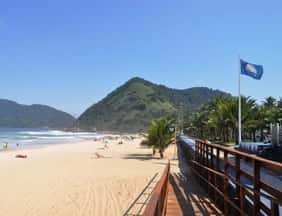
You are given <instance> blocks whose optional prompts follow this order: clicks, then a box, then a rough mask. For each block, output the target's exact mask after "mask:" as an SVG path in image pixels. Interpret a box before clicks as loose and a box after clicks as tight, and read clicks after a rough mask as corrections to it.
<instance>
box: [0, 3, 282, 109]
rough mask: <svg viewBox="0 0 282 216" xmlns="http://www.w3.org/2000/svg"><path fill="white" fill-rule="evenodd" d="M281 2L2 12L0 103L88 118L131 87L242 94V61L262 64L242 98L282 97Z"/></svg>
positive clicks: (32, 6)
mask: <svg viewBox="0 0 282 216" xmlns="http://www.w3.org/2000/svg"><path fill="white" fill-rule="evenodd" d="M281 53H282V1H281V0H269V1H257V0H256V1H255V0H249V1H244V0H236V1H227V0H221V1H217V0H213V1H209V0H206V1H201V0H179V1H164V0H162V1H161V0H154V1H152V0H112V1H95V0H89V1H84V0H79V1H77V0H76V1H70V0H48V1H47V0H46V1H38V0H25V1H23V0H9V1H1V3H0V81H1V83H0V98H7V99H12V100H15V101H18V102H20V103H25V104H33V103H41V104H48V105H51V106H54V107H56V108H59V109H62V110H65V111H67V112H70V113H81V112H83V111H84V110H85V109H86V108H87V107H88V106H89V105H91V104H93V103H94V102H97V101H99V100H100V99H101V98H103V97H104V96H105V95H107V94H108V93H109V92H110V91H112V90H113V89H115V88H116V87H118V86H119V85H121V84H123V83H124V82H125V81H126V80H127V79H129V78H131V77H134V76H139V77H143V78H145V79H148V80H150V81H153V82H156V83H162V84H165V85H167V86H169V87H174V88H188V87H192V86H207V87H210V88H215V89H221V90H225V91H228V92H231V93H232V94H234V95H236V94H237V72H238V54H240V55H241V57H242V58H244V59H245V60H247V61H250V62H253V63H257V64H262V65H263V66H264V68H265V73H264V76H263V79H262V81H256V80H253V79H251V78H248V77H242V93H243V94H245V95H251V96H253V97H254V98H256V99H259V100H262V99H263V98H264V97H266V96H268V95H272V96H274V97H279V96H282V95H281V92H282V85H281V75H282V71H281V68H282V58H281V57H282V55H281Z"/></svg>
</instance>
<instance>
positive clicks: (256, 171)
mask: <svg viewBox="0 0 282 216" xmlns="http://www.w3.org/2000/svg"><path fill="white" fill-rule="evenodd" d="M253 164H254V165H253V167H254V179H253V184H254V191H256V192H260V163H259V161H257V160H253ZM259 211H260V196H259V194H258V193H254V210H253V216H257V215H259Z"/></svg>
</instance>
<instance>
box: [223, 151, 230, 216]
mask: <svg viewBox="0 0 282 216" xmlns="http://www.w3.org/2000/svg"><path fill="white" fill-rule="evenodd" d="M227 163H228V152H227V151H224V175H225V178H224V184H223V192H224V198H223V199H224V214H225V215H228V212H229V211H228V202H227V201H226V199H227V198H228V177H227V176H228V170H227V169H228V164H227Z"/></svg>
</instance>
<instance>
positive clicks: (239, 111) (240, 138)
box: [238, 56, 242, 145]
mask: <svg viewBox="0 0 282 216" xmlns="http://www.w3.org/2000/svg"><path fill="white" fill-rule="evenodd" d="M238 72H239V73H238V93H239V94H238V100H239V101H238V144H239V145H241V141H242V122H241V121H242V120H241V76H240V74H241V61H240V56H239V71H238Z"/></svg>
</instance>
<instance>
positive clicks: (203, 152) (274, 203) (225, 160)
mask: <svg viewBox="0 0 282 216" xmlns="http://www.w3.org/2000/svg"><path fill="white" fill-rule="evenodd" d="M215 150H216V151H215ZM221 153H223V157H222V156H221ZM228 155H232V156H234V159H235V160H234V162H233V163H234V164H233V163H232V162H231V161H230V158H229V157H228ZM241 159H247V160H250V161H252V166H253V167H252V168H253V171H252V173H247V172H245V171H244V169H242V167H241ZM193 164H194V172H195V173H196V174H197V176H199V177H200V179H202V181H204V182H205V183H206V184H207V187H208V191H209V188H210V187H211V188H213V190H214V191H215V192H216V193H217V194H220V195H221V196H222V197H223V200H224V212H225V213H226V214H227V213H228V205H231V206H232V207H234V209H236V210H237V211H238V212H239V213H240V214H241V215H245V214H246V212H244V210H245V208H244V205H245V195H247V196H248V197H249V198H250V199H251V200H252V202H253V204H252V205H253V215H257V214H258V213H259V212H260V210H263V211H264V212H266V213H271V214H273V215H277V214H279V205H281V201H280V200H281V199H282V192H281V191H279V190H277V189H276V188H275V187H273V186H272V185H268V184H266V183H265V182H263V181H262V179H261V168H262V167H265V168H268V169H270V170H272V171H274V172H278V173H282V164H280V163H278V162H273V161H270V160H267V159H263V158H260V157H257V156H253V155H249V154H246V153H244V152H240V151H237V150H235V149H230V148H228V147H223V146H220V145H217V144H210V143H207V142H205V141H202V140H196V143H195V161H194V162H193ZM220 164H221V165H223V169H222V166H221V165H220ZM230 167H232V168H233V169H234V171H235V177H233V176H231V175H229V174H230V173H229V171H228V170H229V168H230ZM242 175H243V176H245V177H246V178H248V179H249V180H251V182H252V185H253V188H251V187H247V186H246V185H244V184H242V183H241V180H240V179H241V176H242ZM216 177H221V178H222V180H223V182H222V183H220V185H219V184H218V180H217V179H216ZM229 182H232V183H233V184H235V188H234V189H235V192H236V195H235V197H236V198H238V200H237V201H239V206H238V203H237V204H236V202H233V198H234V197H232V196H231V195H230V194H229V193H228V185H229ZM261 189H263V190H264V191H266V192H267V193H269V194H267V193H264V192H263V191H261ZM261 197H264V198H266V199H268V200H269V201H270V202H271V206H270V207H268V206H266V205H265V203H263V202H262V201H261V199H260V198H261ZM239 207H240V208H239ZM242 210H243V211H242Z"/></svg>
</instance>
